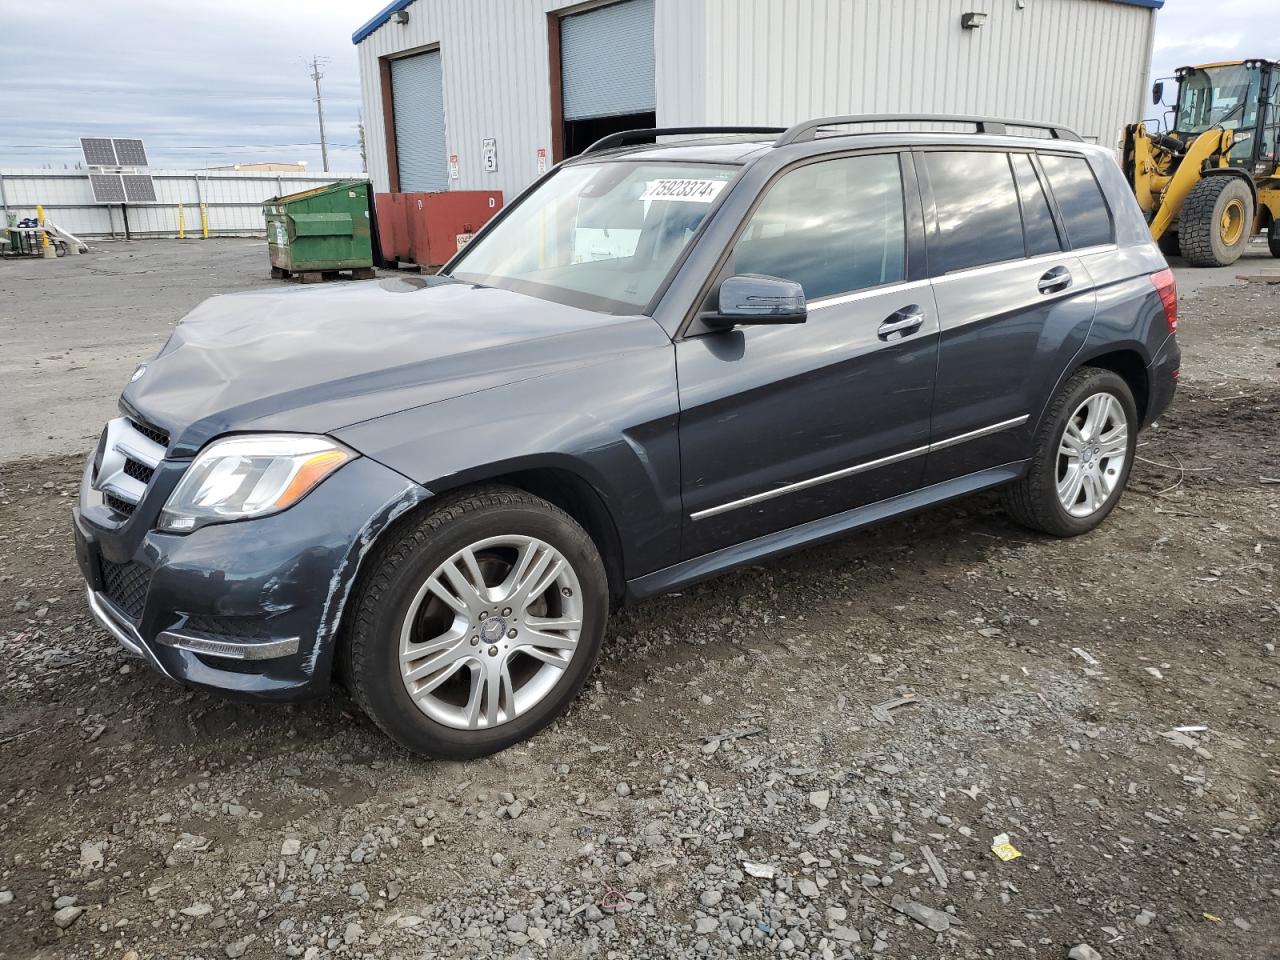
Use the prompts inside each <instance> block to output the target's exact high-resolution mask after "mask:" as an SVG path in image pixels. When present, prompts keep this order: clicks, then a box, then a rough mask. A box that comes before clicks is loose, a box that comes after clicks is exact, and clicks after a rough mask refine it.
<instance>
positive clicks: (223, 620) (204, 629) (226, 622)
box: [183, 617, 271, 642]
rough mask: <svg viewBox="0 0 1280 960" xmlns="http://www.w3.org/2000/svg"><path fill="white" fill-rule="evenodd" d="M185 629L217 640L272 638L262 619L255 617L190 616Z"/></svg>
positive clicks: (254, 640)
mask: <svg viewBox="0 0 1280 960" xmlns="http://www.w3.org/2000/svg"><path fill="white" fill-rule="evenodd" d="M183 630H185V631H186V632H188V633H193V634H200V635H201V636H205V637H209V638H211V639H217V640H231V641H236V640H243V641H245V642H257V641H262V640H270V639H271V633H270V631H269V630H267V628H266V627H265V626H264V625H263V623H262V621H261V620H258V619H255V618H253V617H188V618H187V622H186V623H185V624H183Z"/></svg>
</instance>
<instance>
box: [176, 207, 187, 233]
mask: <svg viewBox="0 0 1280 960" xmlns="http://www.w3.org/2000/svg"><path fill="white" fill-rule="evenodd" d="M178 239H179V240H185V239H187V221H186V219H185V218H184V217H183V215H182V204H178Z"/></svg>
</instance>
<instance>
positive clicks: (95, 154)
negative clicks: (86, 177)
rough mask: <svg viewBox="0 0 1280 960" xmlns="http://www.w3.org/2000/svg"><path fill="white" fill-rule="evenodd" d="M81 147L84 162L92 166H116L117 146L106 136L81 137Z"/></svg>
mask: <svg viewBox="0 0 1280 960" xmlns="http://www.w3.org/2000/svg"><path fill="white" fill-rule="evenodd" d="M80 149H81V150H83V151H84V162H85V163H86V164H87V165H88V166H90V167H114V166H116V149H115V146H114V145H113V144H112V143H111V141H110V140H108V139H107V138H106V137H81V138H80Z"/></svg>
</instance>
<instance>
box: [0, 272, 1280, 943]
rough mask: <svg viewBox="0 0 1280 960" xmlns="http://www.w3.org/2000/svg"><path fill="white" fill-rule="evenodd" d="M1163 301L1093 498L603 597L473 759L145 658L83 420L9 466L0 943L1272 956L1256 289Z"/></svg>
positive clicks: (1268, 376)
mask: <svg viewBox="0 0 1280 960" xmlns="http://www.w3.org/2000/svg"><path fill="white" fill-rule="evenodd" d="M1183 316H1184V319H1183V336H1182V339H1183V344H1184V349H1185V352H1186V360H1185V362H1184V367H1183V371H1184V375H1183V388H1182V390H1181V392H1180V394H1179V397H1178V400H1177V401H1176V403H1175V406H1174V408H1173V409H1172V410H1171V411H1170V413H1169V414H1168V415H1167V416H1166V417H1165V418H1164V419H1163V420H1162V421H1161V423H1160V424H1159V425H1158V427H1157V428H1155V429H1153V430H1151V431H1150V432H1149V433H1147V434H1146V435H1145V436H1144V442H1143V445H1142V447H1141V448H1140V450H1139V454H1140V455H1141V457H1142V458H1143V459H1142V460H1141V462H1139V464H1138V465H1137V468H1136V469H1135V471H1134V477H1133V480H1132V485H1131V489H1130V492H1129V493H1128V494H1127V495H1126V497H1125V499H1124V501H1123V502H1122V504H1121V506H1120V509H1119V510H1118V511H1117V512H1116V513H1115V514H1114V515H1113V517H1112V519H1111V520H1110V521H1109V522H1108V523H1107V524H1106V525H1105V526H1104V527H1103V528H1102V529H1101V530H1099V531H1097V532H1096V533H1094V534H1093V535H1090V536H1087V537H1083V538H1079V539H1076V540H1070V541H1057V540H1050V539H1047V538H1042V537H1038V536H1035V535H1032V534H1029V533H1027V532H1026V531H1024V530H1022V529H1020V528H1017V527H1014V526H1013V525H1012V524H1010V523H1009V522H1008V521H1007V520H1006V519H1005V517H1004V515H1003V514H1002V513H1001V512H1000V510H999V506H998V501H997V499H996V498H995V497H993V496H987V497H982V498H978V499H975V500H970V501H967V502H965V503H963V504H961V505H959V506H953V507H949V508H945V509H940V510H935V511H932V512H929V513H927V514H923V515H921V516H919V517H915V518H912V519H909V520H904V521H899V522H895V523H891V524H888V525H885V526H882V527H879V528H877V529H875V530H872V531H870V532H867V533H865V534H863V535H860V536H856V537H852V538H849V539H847V540H844V541H841V542H838V543H835V544H833V545H829V546H826V547H823V548H820V549H813V550H808V551H804V552H802V553H798V554H795V555H793V556H791V557H789V558H786V559H783V560H779V561H776V562H772V563H768V564H764V565H760V566H755V567H751V568H749V569H746V570H742V571H739V572H736V573H733V574H730V575H727V576H725V577H722V578H720V579H719V580H716V581H713V582H711V583H708V584H705V585H703V586H700V587H698V588H696V589H694V590H691V591H688V592H686V593H684V594H677V595H671V596H667V597H664V598H661V599H658V600H655V601H652V602H649V603H647V604H644V605H641V606H637V607H634V608H631V609H628V610H624V611H622V612H619V613H616V614H615V615H614V616H613V618H612V621H611V623H610V640H609V642H608V644H607V649H606V654H605V657H604V659H603V661H602V663H601V667H600V670H599V672H598V674H597V675H596V678H595V680H594V682H593V683H592V684H591V685H590V686H589V688H588V689H587V690H586V691H585V692H584V694H583V696H582V697H581V699H580V700H579V701H578V702H577V704H576V705H575V706H574V708H573V709H572V711H571V712H570V714H569V715H568V716H567V717H566V718H564V719H563V720H561V721H560V722H559V723H557V724H556V725H554V726H553V727H552V728H551V729H549V730H548V731H547V732H545V733H544V734H542V735H541V736H539V737H538V738H536V739H535V740H533V741H532V742H530V743H527V744H524V745H522V746H520V747H517V748H515V749H512V750H509V751H507V752H505V753H503V754H501V755H499V756H496V757H493V758H489V759H486V760H483V761H476V762H470V763H462V764H459V763H431V762H425V761H421V760H417V759H414V758H411V757H409V756H407V755H405V754H404V753H402V752H400V751H398V750H397V749H395V748H393V747H392V746H391V745H390V744H389V743H388V742H387V741H386V740H384V739H383V738H382V737H381V736H380V735H379V734H378V732H377V731H376V729H374V728H373V726H372V725H371V724H370V723H368V722H367V721H365V720H364V719H363V718H362V717H361V716H360V715H359V713H358V711H356V709H355V708H354V706H353V705H352V704H351V702H350V701H349V700H348V699H347V698H346V697H345V696H343V695H342V694H335V695H334V696H332V697H331V698H329V699H327V700H323V701H319V702H315V703H310V704H305V705H300V706H295V707H262V706H257V705H253V704H246V703H240V702H236V701H231V700H228V699H225V698H224V697H221V696H216V695H212V694H207V693H202V692H196V691H191V690H185V689H182V688H179V687H175V686H172V685H168V684H167V683H166V682H165V681H163V680H161V679H160V678H158V677H156V676H153V675H151V674H150V673H148V672H146V671H145V670H143V669H142V668H141V667H140V666H139V665H138V663H137V661H132V660H130V659H129V658H127V657H126V656H125V655H124V654H123V653H122V652H120V651H119V650H118V649H117V648H116V647H115V646H114V644H113V643H112V642H111V641H110V640H109V639H108V638H107V637H106V636H105V635H103V634H102V633H101V632H100V631H99V630H98V629H96V628H95V627H94V626H93V624H92V622H91V621H90V619H89V617H88V614H87V611H86V610H85V607H84V603H83V600H82V597H81V592H80V590H81V587H80V583H79V581H78V578H77V575H76V573H75V565H74V561H73V557H72V550H71V543H70V534H69V525H68V516H67V514H68V509H69V506H70V503H71V500H72V498H73V496H74V492H75V485H76V480H77V476H78V473H79V468H80V458H78V457H65V456H59V457H52V458H45V459H26V460H18V461H11V462H8V463H5V464H3V465H0V531H3V532H2V533H0V655H2V659H0V663H2V664H3V666H0V671H3V673H2V676H3V683H2V685H0V745H2V746H3V751H2V752H0V956H4V957H24V958H52V957H59V958H63V957H66V958H80V957H84V958H90V957H92V958H98V957H110V958H129V960H138V958H152V957H163V958H206V960H217V958H222V957H229V958H236V957H241V956H243V957H248V958H256V957H280V956H288V957H305V958H320V957H342V958H357V957H370V958H380V960H381V958H389V960H395V958H406V960H408V958H427V957H507V956H518V957H628V958H643V957H654V958H657V957H732V956H742V957H758V956H766V955H774V954H791V955H794V956H796V957H823V958H834V957H850V956H860V957H869V956H873V955H880V956H885V957H901V958H909V957H1000V958H1003V957H1027V958H1064V957H1067V956H1068V955H1070V956H1071V957H1073V958H1091V957H1095V956H1101V957H1106V958H1112V957H1115V958H1121V957H1125V958H1139V957H1141V958H1161V960H1164V958H1187V960H1209V958H1232V960H1237V958H1272V960H1274V958H1276V957H1277V956H1280V823H1278V819H1277V818H1278V816H1280V800H1278V799H1277V787H1278V786H1280V756H1278V752H1280V748H1278V746H1277V737H1280V711H1278V710H1277V707H1278V706H1280V657H1277V654H1276V649H1275V644H1276V643H1277V641H1278V640H1280V636H1278V634H1280V630H1278V629H1277V626H1278V625H1280V589H1278V588H1280V581H1278V579H1277V575H1276V563H1277V557H1278V556H1280V485H1274V484H1268V483H1264V482H1263V479H1262V478H1273V479H1275V478H1280V440H1278V439H1277V431H1276V425H1277V423H1280V375H1278V374H1277V366H1278V365H1280V321H1278V318H1280V287H1262V286H1247V287H1233V288H1222V289H1211V290H1205V291H1203V292H1201V293H1200V294H1198V295H1197V296H1196V297H1194V298H1192V299H1190V300H1189V301H1187V302H1185V303H1184V307H1183ZM893 701H898V702H899V705H897V706H894V707H885V706H881V705H883V704H886V703H891V702H893ZM1179 727H1189V728H1191V729H1186V730H1181V731H1179V730H1178V729H1177V728H1179ZM1000 835H1007V837H1008V841H1009V843H1010V844H1011V845H1012V847H1013V848H1015V849H1016V850H1017V851H1019V852H1020V854H1021V855H1020V856H1018V857H1017V858H1015V859H1012V860H1008V861H1006V860H1003V859H1001V858H999V857H998V856H997V855H996V854H995V853H994V852H993V850H992V847H993V842H994V841H995V839H996V838H997V837H998V836H1000ZM1095 951H1096V952H1095Z"/></svg>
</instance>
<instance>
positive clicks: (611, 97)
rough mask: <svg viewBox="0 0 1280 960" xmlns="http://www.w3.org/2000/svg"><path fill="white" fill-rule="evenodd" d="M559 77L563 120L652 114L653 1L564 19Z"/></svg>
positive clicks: (629, 1)
mask: <svg viewBox="0 0 1280 960" xmlns="http://www.w3.org/2000/svg"><path fill="white" fill-rule="evenodd" d="M560 74H561V84H562V87H563V90H564V118H565V119H566V120H583V119H586V118H588V117H612V116H617V115H619V114H627V113H645V112H648V111H652V110H654V109H655V105H656V103H657V94H656V93H655V90H656V83H655V81H654V75H655V73H654V59H653V0H623V2H621V3H614V4H610V5H609V6H607V7H600V8H598V9H596V10H588V11H587V12H586V13H575V14H572V15H571V16H567V17H565V18H564V19H563V20H562V21H560Z"/></svg>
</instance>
